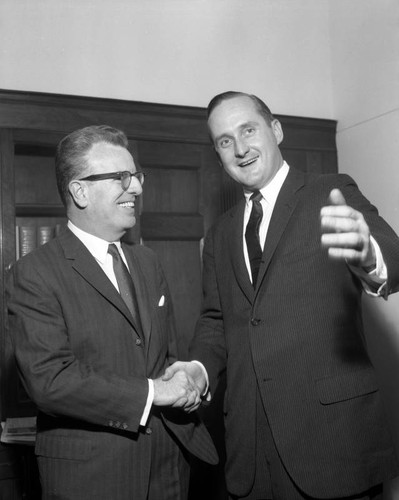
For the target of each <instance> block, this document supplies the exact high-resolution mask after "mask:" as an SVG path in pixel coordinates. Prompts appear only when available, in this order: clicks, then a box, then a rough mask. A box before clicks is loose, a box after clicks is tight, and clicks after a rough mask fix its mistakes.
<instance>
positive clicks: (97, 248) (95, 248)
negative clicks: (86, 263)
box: [68, 220, 121, 265]
mask: <svg viewBox="0 0 399 500" xmlns="http://www.w3.org/2000/svg"><path fill="white" fill-rule="evenodd" d="M68 227H69V229H70V230H71V231H72V232H73V234H74V235H75V236H76V237H77V238H79V239H80V241H81V242H82V243H83V245H85V247H86V248H87V249H88V250H89V252H90V253H91V254H92V255H93V257H94V258H95V259H96V260H97V261H98V262H100V264H103V265H104V264H105V261H106V258H107V254H108V246H109V244H110V242H109V241H106V240H103V239H102V238H99V237H98V236H94V235H93V234H90V233H87V232H86V231H83V230H82V229H80V228H79V227H77V226H75V224H73V222H71V221H70V220H69V221H68ZM112 243H114V244H115V245H116V246H117V247H118V250H119V251H120V250H121V242H120V241H113V242H112Z"/></svg>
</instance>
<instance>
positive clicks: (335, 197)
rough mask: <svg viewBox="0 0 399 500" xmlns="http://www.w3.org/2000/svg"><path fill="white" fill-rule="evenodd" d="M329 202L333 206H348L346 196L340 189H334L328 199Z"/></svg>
mask: <svg viewBox="0 0 399 500" xmlns="http://www.w3.org/2000/svg"><path fill="white" fill-rule="evenodd" d="M328 200H329V202H330V203H331V205H346V200H345V198H344V195H343V194H342V193H341V191H340V190H339V189H333V190H332V191H331V193H330V196H329V197H328Z"/></svg>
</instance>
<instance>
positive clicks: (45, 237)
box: [37, 226, 55, 247]
mask: <svg viewBox="0 0 399 500" xmlns="http://www.w3.org/2000/svg"><path fill="white" fill-rule="evenodd" d="M54 236H55V226H38V228H37V246H38V247H39V246H40V245H44V244H45V243H47V242H48V241H50V240H51V239H52V238H54Z"/></svg>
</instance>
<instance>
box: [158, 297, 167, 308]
mask: <svg viewBox="0 0 399 500" xmlns="http://www.w3.org/2000/svg"><path fill="white" fill-rule="evenodd" d="M164 304H165V295H162V297H161V298H160V299H159V302H158V306H159V307H162V306H163V305H164Z"/></svg>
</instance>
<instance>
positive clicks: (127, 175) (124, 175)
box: [78, 170, 147, 191]
mask: <svg viewBox="0 0 399 500" xmlns="http://www.w3.org/2000/svg"><path fill="white" fill-rule="evenodd" d="M146 175H147V174H146V172H143V171H141V170H139V171H138V172H129V170H123V171H122V172H110V173H107V174H93V175H88V176H87V177H82V178H81V179H78V180H79V181H104V180H107V179H115V180H117V179H119V180H120V181H121V186H122V189H123V190H124V191H127V190H128V189H129V186H130V183H131V182H132V177H136V179H137V180H138V181H139V182H140V184H141V185H143V184H144V178H145V176H146ZM127 179H129V182H127Z"/></svg>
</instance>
